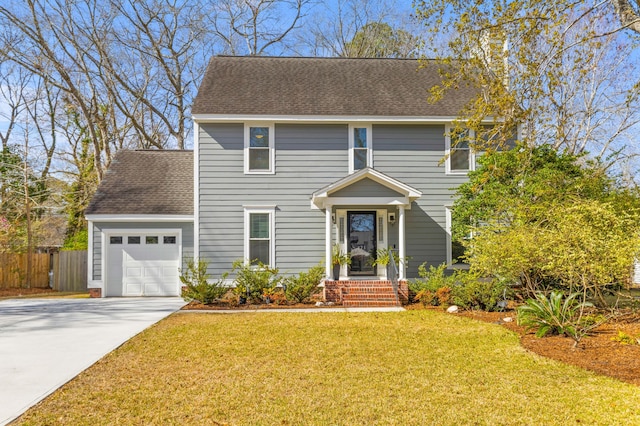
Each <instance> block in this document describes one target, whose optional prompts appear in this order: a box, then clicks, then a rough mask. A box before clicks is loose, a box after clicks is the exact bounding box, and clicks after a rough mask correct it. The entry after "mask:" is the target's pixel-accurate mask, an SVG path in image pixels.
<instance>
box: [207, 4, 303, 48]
mask: <svg viewBox="0 0 640 426" xmlns="http://www.w3.org/2000/svg"><path fill="white" fill-rule="evenodd" d="M310 3H311V0H221V1H216V2H215V4H214V7H213V12H214V13H212V15H211V25H212V26H213V28H214V32H215V34H216V35H217V37H219V38H220V40H221V41H222V43H223V44H224V48H223V49H224V52H225V53H227V54H230V55H244V54H248V55H254V56H259V55H263V54H265V53H269V52H272V51H273V49H275V47H277V46H280V47H282V46H283V45H284V46H285V49H286V44H285V43H286V41H287V37H288V36H289V35H290V34H291V33H292V32H293V31H294V30H295V29H297V28H298V26H299V25H300V22H301V20H302V18H303V17H304V16H305V14H306V10H307V7H308V6H309V4H310Z"/></svg>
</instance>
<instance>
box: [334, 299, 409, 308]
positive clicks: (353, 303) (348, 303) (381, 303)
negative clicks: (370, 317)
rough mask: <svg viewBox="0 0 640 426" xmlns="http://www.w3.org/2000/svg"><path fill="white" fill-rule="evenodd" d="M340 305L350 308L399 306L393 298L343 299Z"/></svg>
mask: <svg viewBox="0 0 640 426" xmlns="http://www.w3.org/2000/svg"><path fill="white" fill-rule="evenodd" d="M342 306H345V307H352V308H366V307H381V308H382V307H388V306H400V303H398V302H396V301H395V300H367V301H363V300H344V301H343V302H342Z"/></svg>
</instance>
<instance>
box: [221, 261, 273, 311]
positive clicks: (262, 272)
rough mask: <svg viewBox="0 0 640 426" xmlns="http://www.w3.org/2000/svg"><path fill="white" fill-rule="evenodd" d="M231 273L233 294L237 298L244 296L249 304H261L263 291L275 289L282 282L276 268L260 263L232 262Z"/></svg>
mask: <svg viewBox="0 0 640 426" xmlns="http://www.w3.org/2000/svg"><path fill="white" fill-rule="evenodd" d="M232 273H234V274H235V280H234V282H235V285H236V289H235V291H234V292H235V293H236V294H237V295H238V296H242V295H243V294H245V295H246V297H247V301H248V302H250V303H262V302H263V300H264V294H265V289H271V288H274V287H276V286H277V285H278V284H279V283H280V281H281V280H282V278H281V277H279V276H278V269H277V268H271V267H270V266H268V265H265V264H264V263H262V262H258V263H257V264H250V263H246V262H245V261H244V260H242V259H239V260H236V261H235V262H233V270H232Z"/></svg>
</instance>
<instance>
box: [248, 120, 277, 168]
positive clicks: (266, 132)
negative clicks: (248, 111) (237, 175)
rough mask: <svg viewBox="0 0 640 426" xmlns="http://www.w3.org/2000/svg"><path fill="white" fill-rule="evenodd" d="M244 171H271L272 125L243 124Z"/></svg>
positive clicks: (272, 155) (272, 152)
mask: <svg viewBox="0 0 640 426" xmlns="http://www.w3.org/2000/svg"><path fill="white" fill-rule="evenodd" d="M244 152H245V154H244V155H245V157H244V171H245V173H273V171H274V167H273V162H274V152H275V151H274V126H273V125H272V124H271V125H262V124H260V125H254V124H246V125H245V141H244Z"/></svg>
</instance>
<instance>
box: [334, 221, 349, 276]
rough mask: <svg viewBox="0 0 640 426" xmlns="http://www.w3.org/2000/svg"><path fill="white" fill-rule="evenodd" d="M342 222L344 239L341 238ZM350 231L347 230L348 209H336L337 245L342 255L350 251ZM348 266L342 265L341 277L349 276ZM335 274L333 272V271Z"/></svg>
mask: <svg viewBox="0 0 640 426" xmlns="http://www.w3.org/2000/svg"><path fill="white" fill-rule="evenodd" d="M340 221H342V225H343V228H342V231H343V232H342V238H340ZM347 234H348V229H347V210H346V209H336V232H335V237H336V244H339V245H340V251H341V252H342V253H347V252H348V251H349V249H348V247H349V244H348V243H347V240H348V239H349V237H348V235H347ZM348 268H349V267H348V266H347V265H342V266H341V267H340V276H341V277H346V276H347V275H348ZM332 269H333V268H332ZM331 272H332V273H333V270H332V271H331Z"/></svg>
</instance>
